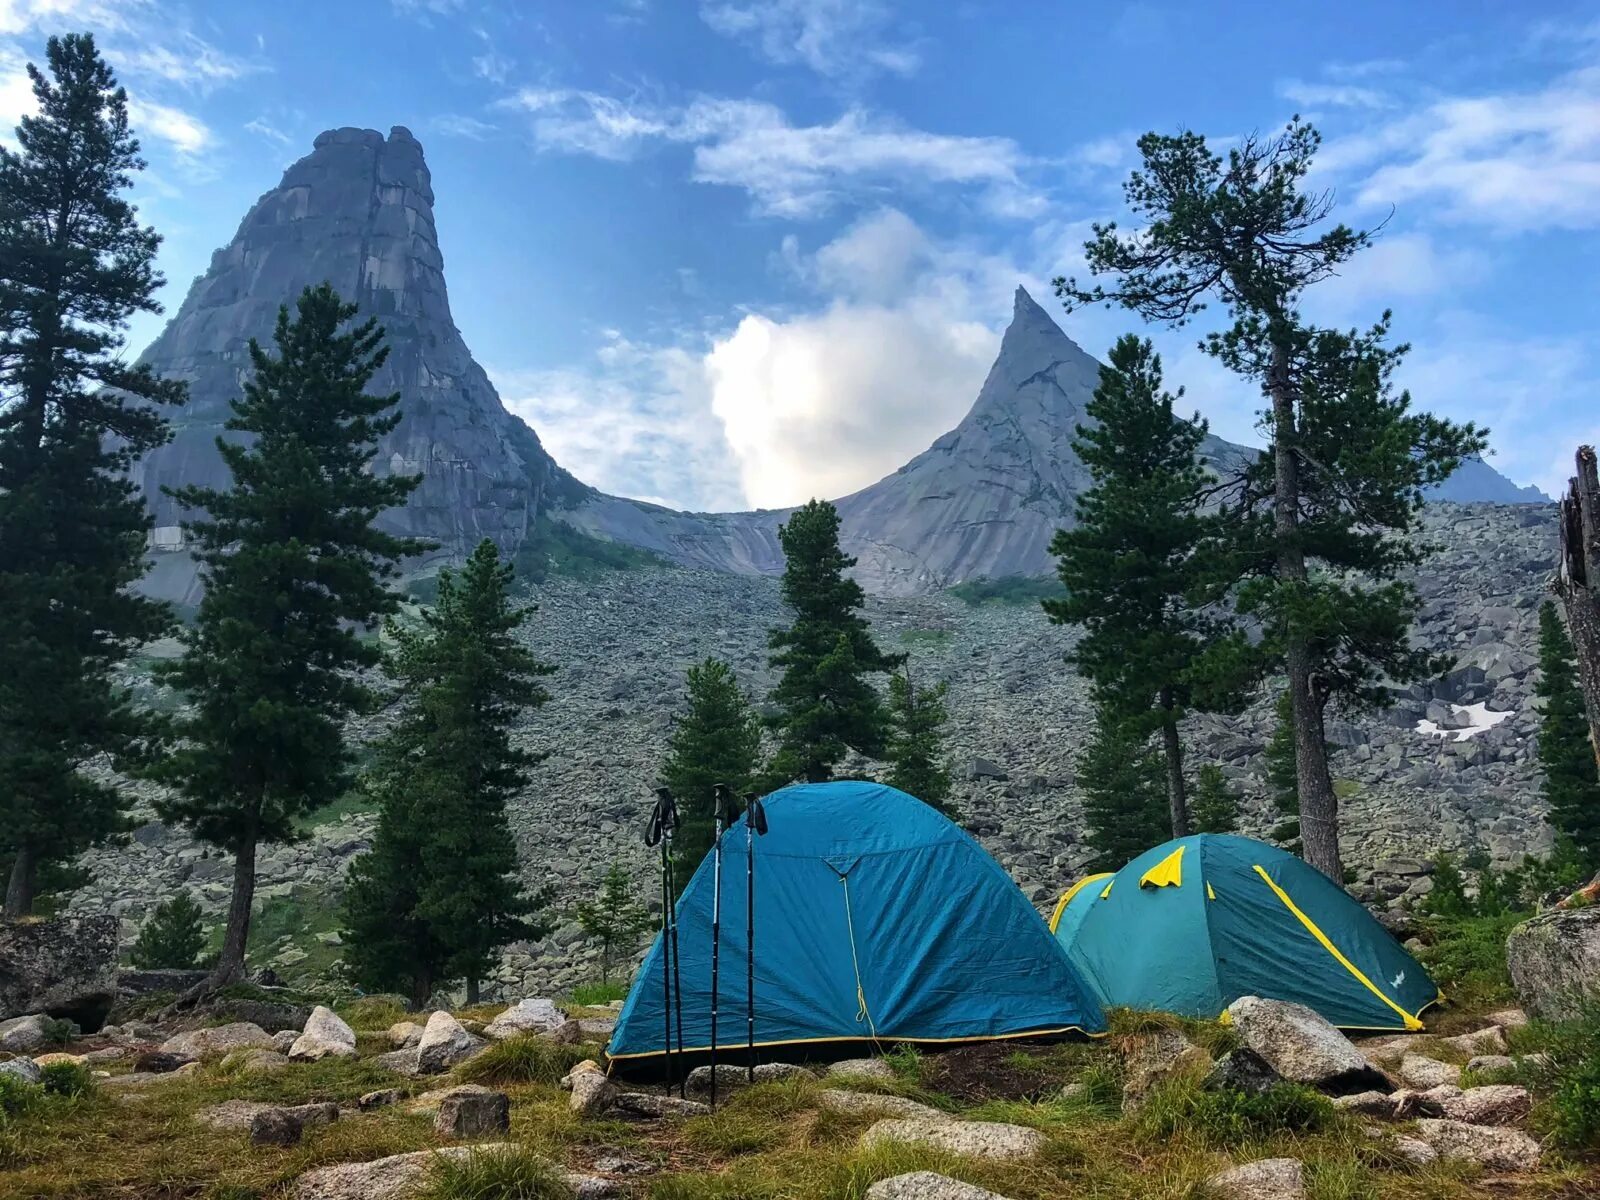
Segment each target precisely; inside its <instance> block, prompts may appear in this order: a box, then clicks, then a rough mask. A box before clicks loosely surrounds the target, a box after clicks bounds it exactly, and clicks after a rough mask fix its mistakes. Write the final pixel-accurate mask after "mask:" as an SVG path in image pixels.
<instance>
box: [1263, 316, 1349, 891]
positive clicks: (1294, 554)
mask: <svg viewBox="0 0 1600 1200" xmlns="http://www.w3.org/2000/svg"><path fill="white" fill-rule="evenodd" d="M1267 394H1268V395H1269V396H1270V397H1271V399H1272V457H1273V497H1272V516H1273V524H1272V532H1273V538H1274V540H1275V541H1276V543H1277V576H1278V582H1279V583H1280V584H1289V585H1295V584H1299V583H1303V582H1304V581H1305V579H1306V556H1305V551H1304V550H1302V549H1301V547H1300V471H1299V463H1298V462H1297V461H1296V459H1295V437H1296V431H1295V407H1294V401H1295V397H1294V385H1293V382H1292V381H1291V380H1290V378H1289V361H1288V351H1287V348H1286V347H1285V346H1283V345H1282V344H1281V343H1280V344H1275V345H1274V346H1273V349H1272V364H1271V366H1270V368H1269V369H1268V372H1267ZM1311 666H1312V664H1311V647H1310V645H1309V643H1308V641H1307V639H1306V637H1305V635H1304V634H1303V633H1302V632H1301V631H1300V630H1298V629H1296V628H1295V626H1294V624H1293V622H1292V621H1291V622H1290V623H1289V627H1288V628H1287V629H1286V630H1285V637H1284V667H1285V669H1286V671H1287V673H1288V676H1289V712H1290V717H1291V719H1292V720H1293V722H1294V750H1295V754H1294V757H1295V778H1296V782H1297V786H1298V789H1299V794H1300V845H1301V852H1302V854H1303V855H1304V857H1305V860H1306V861H1307V862H1308V863H1310V864H1311V865H1312V866H1314V867H1316V868H1317V870H1319V871H1321V872H1322V873H1323V874H1324V875H1326V876H1327V877H1328V878H1329V879H1331V880H1333V881H1334V882H1335V883H1337V884H1338V885H1339V886H1340V887H1343V886H1344V865H1343V864H1342V863H1341V862H1340V859H1339V804H1338V800H1337V798H1336V797H1335V796H1334V794H1333V777H1332V776H1331V775H1330V774H1329V773H1328V746H1327V743H1326V742H1325V741H1324V740H1323V736H1322V701H1321V700H1320V699H1319V698H1318V697H1317V696H1316V695H1315V693H1314V692H1313V690H1312V682H1311Z"/></svg>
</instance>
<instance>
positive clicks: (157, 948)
mask: <svg viewBox="0 0 1600 1200" xmlns="http://www.w3.org/2000/svg"><path fill="white" fill-rule="evenodd" d="M205 948H206V931H205V929H204V927H202V926H201V924H200V905H199V904H197V903H195V899H194V897H193V896H191V895H190V894H189V893H188V891H187V890H181V891H179V892H178V894H177V895H175V896H173V897H172V899H170V900H164V901H162V902H161V903H160V904H158V905H156V907H155V911H153V912H152V913H151V914H150V916H149V918H148V919H147V920H146V921H145V923H144V926H143V927H142V928H141V929H140V930H139V940H138V941H136V942H134V944H133V950H132V951H131V952H130V954H129V957H130V958H131V959H132V960H133V965H134V966H136V967H140V968H142V969H144V970H147V971H150V970H159V969H162V968H170V969H174V970H190V969H191V968H193V967H194V966H195V964H196V963H197V962H198V961H199V958H200V953H201V951H203V950H204V949H205Z"/></svg>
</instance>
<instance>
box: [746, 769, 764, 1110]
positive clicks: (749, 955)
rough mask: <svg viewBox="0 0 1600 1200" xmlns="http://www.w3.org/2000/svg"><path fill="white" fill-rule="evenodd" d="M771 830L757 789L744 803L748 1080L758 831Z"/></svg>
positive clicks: (750, 1075) (752, 1047)
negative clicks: (756, 792)
mask: <svg viewBox="0 0 1600 1200" xmlns="http://www.w3.org/2000/svg"><path fill="white" fill-rule="evenodd" d="M766 832H767V810H766V809H765V808H763V807H762V805H761V799H760V797H758V796H757V795H756V794H755V793H754V792H752V793H751V794H750V795H748V796H746V797H745V804H744V854H745V859H744V863H745V905H744V912H745V931H744V948H745V954H744V986H745V1017H746V1021H747V1029H746V1045H745V1081H746V1082H747V1083H754V1082H755V1081H756V835H757V834H764V833H766Z"/></svg>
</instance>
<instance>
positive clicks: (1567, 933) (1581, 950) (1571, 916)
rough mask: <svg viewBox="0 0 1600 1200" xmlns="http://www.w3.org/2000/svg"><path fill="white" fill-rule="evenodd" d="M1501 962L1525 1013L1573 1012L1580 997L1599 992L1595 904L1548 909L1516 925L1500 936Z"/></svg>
mask: <svg viewBox="0 0 1600 1200" xmlns="http://www.w3.org/2000/svg"><path fill="white" fill-rule="evenodd" d="M1506 965H1507V966H1508V967H1510V968H1511V981H1512V983H1514V984H1515V985H1516V988H1517V995H1518V997H1519V998H1520V999H1521V1000H1522V1006H1523V1007H1524V1008H1526V1009H1527V1010H1528V1011H1529V1012H1530V1013H1532V1014H1534V1015H1535V1016H1538V1017H1545V1018H1548V1019H1551V1020H1561V1019H1564V1018H1568V1017H1573V1016H1576V1015H1577V1010H1578V1008H1579V1007H1580V1006H1581V1004H1582V1002H1583V1001H1584V1000H1585V999H1588V1000H1594V999H1597V998H1600V908H1574V909H1560V910H1553V911H1551V912H1546V913H1541V914H1540V915H1539V916H1537V917H1534V918H1533V919H1532V920H1530V921H1526V922H1524V923H1523V924H1521V925H1518V926H1517V927H1516V928H1515V929H1513V930H1512V931H1511V936H1510V937H1508V938H1507V939H1506Z"/></svg>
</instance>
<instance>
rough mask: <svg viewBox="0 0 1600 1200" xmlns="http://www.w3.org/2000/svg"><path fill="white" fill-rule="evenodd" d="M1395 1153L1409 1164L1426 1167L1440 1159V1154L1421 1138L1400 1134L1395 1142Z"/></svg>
mask: <svg viewBox="0 0 1600 1200" xmlns="http://www.w3.org/2000/svg"><path fill="white" fill-rule="evenodd" d="M1393 1145H1394V1148H1395V1151H1396V1152H1397V1153H1398V1154H1399V1155H1400V1157H1401V1158H1403V1159H1405V1160H1406V1161H1407V1162H1409V1163H1412V1164H1414V1165H1416V1166H1419V1167H1425V1166H1427V1165H1428V1164H1429V1163H1431V1162H1435V1161H1437V1160H1438V1158H1439V1152H1438V1151H1437V1150H1435V1149H1434V1148H1433V1147H1432V1146H1430V1145H1428V1143H1427V1142H1425V1141H1423V1140H1422V1139H1421V1138H1414V1137H1409V1136H1407V1135H1405V1134H1400V1135H1399V1136H1397V1137H1396V1138H1395V1139H1394V1142H1393Z"/></svg>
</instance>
